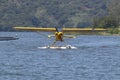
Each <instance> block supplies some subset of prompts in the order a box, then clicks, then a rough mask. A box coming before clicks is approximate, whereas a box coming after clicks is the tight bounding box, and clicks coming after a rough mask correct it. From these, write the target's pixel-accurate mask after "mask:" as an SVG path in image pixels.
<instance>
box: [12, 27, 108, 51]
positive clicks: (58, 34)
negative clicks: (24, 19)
mask: <svg viewBox="0 0 120 80" xmlns="http://www.w3.org/2000/svg"><path fill="white" fill-rule="evenodd" d="M14 29H16V30H26V31H27V30H29V31H37V32H54V35H48V38H51V37H55V40H54V41H53V43H52V44H51V45H48V46H44V47H39V48H42V49H46V48H50V49H77V47H74V46H71V45H68V44H66V43H65V40H64V38H65V37H66V38H76V36H74V35H65V34H64V33H66V32H69V33H71V32H90V31H93V29H92V28H62V30H61V31H59V30H58V28H56V27H55V28H38V27H14ZM94 31H98V32H100V31H106V29H103V28H96V29H94ZM56 42H63V43H64V44H65V45H64V46H56V45H55V44H56Z"/></svg>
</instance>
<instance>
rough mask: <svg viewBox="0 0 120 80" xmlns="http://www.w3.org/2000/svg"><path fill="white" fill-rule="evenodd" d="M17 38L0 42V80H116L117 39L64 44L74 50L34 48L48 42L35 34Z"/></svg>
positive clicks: (20, 34) (84, 39)
mask: <svg viewBox="0 0 120 80" xmlns="http://www.w3.org/2000/svg"><path fill="white" fill-rule="evenodd" d="M15 34H17V35H18V37H19V38H20V39H19V40H13V41H1V42H0V45H1V46H0V80H119V79H120V60H119V59H120V37H119V36H95V35H94V36H87V35H85V36H84V35H80V36H78V38H75V39H70V41H67V42H68V43H69V44H71V45H73V46H76V47H78V49H75V50H70V49H67V50H51V49H38V47H39V46H45V45H48V44H50V43H51V41H52V40H51V39H49V41H48V39H47V38H46V37H43V36H41V35H38V34H37V33H31V32H28V33H25V32H24V33H23V32H18V33H17V32H14V33H4V32H3V33H1V34H0V36H14V35H15Z"/></svg>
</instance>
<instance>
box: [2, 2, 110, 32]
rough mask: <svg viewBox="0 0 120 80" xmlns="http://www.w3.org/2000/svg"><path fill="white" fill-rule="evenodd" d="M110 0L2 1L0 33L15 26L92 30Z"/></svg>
mask: <svg viewBox="0 0 120 80" xmlns="http://www.w3.org/2000/svg"><path fill="white" fill-rule="evenodd" d="M108 1H109V0H0V30H1V31H2V30H5V31H9V30H12V27H13V26H35V27H55V26H56V27H62V26H64V27H89V26H91V25H92V24H93V21H94V19H95V18H96V17H97V18H99V17H104V16H106V15H108V12H107V3H108Z"/></svg>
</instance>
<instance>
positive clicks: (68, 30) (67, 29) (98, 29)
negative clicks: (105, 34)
mask: <svg viewBox="0 0 120 80" xmlns="http://www.w3.org/2000/svg"><path fill="white" fill-rule="evenodd" d="M62 31H63V32H85V31H86V32H89V31H107V29H104V28H94V29H93V28H63V29H62Z"/></svg>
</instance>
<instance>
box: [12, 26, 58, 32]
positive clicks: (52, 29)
mask: <svg viewBox="0 0 120 80" xmlns="http://www.w3.org/2000/svg"><path fill="white" fill-rule="evenodd" d="M14 29H16V30H28V31H46V32H53V31H56V29H55V28H38V27H14Z"/></svg>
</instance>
